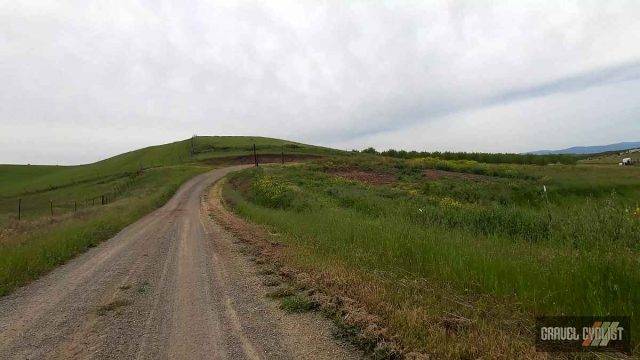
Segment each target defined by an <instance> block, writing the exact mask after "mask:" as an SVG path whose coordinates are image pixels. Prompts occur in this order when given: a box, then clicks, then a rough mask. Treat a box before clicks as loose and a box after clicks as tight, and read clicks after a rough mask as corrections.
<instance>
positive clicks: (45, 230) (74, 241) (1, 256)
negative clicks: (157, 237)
mask: <svg viewBox="0 0 640 360" xmlns="http://www.w3.org/2000/svg"><path fill="white" fill-rule="evenodd" d="M207 170H210V167H203V166H194V165H183V166H173V167H163V168H155V169H149V170H146V171H145V172H144V173H143V174H142V175H141V176H140V178H139V179H138V180H137V182H136V185H135V186H134V187H132V188H130V189H128V190H127V192H126V193H124V194H122V196H121V197H120V198H118V199H117V200H116V201H114V202H112V203H110V204H108V205H105V206H97V207H92V208H90V209H86V210H82V211H79V212H77V213H74V214H72V215H69V216H65V217H63V218H61V219H57V220H56V219H51V220H49V221H38V220H32V222H29V221H27V222H24V221H23V223H22V226H23V228H22V229H21V230H20V231H18V232H13V233H7V234H4V236H2V237H0V296H1V295H5V294H7V293H9V292H11V291H12V290H13V289H15V288H16V287H17V286H20V285H23V284H25V283H27V282H29V281H31V280H33V279H36V278H37V277H39V276H40V275H42V274H43V273H45V272H47V271H49V270H51V269H52V268H54V267H56V266H57V265H60V264H62V263H64V262H66V261H67V260H69V259H71V258H73V257H74V256H76V255H78V254H80V253H82V252H84V251H85V250H87V249H88V248H90V247H93V246H96V245H97V244H98V243H100V242H101V241H104V240H106V239H109V238H111V237H112V236H114V235H115V234H116V233H117V232H119V231H120V230H121V229H122V228H124V227H125V226H127V225H129V224H131V223H133V222H135V221H136V220H138V219H139V218H140V217H142V216H144V215H145V214H147V213H149V212H151V211H152V210H153V209H155V208H157V207H160V206H161V205H163V204H164V203H165V202H166V201H167V200H168V199H169V198H170V197H171V196H172V195H173V194H174V193H175V191H176V190H177V189H178V187H179V186H180V185H181V184H182V183H183V182H185V181H186V180H188V179H190V178H191V177H193V176H195V175H197V174H200V173H202V172H205V171H207Z"/></svg>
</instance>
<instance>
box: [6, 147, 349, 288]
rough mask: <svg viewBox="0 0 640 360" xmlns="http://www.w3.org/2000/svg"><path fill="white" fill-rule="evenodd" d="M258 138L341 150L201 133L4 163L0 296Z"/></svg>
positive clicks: (309, 151) (293, 151)
mask: <svg viewBox="0 0 640 360" xmlns="http://www.w3.org/2000/svg"><path fill="white" fill-rule="evenodd" d="M253 144H256V148H257V152H258V153H259V154H262V155H265V154H275V155H280V154H281V153H282V151H284V152H285V154H287V155H288V156H293V155H329V154H336V153H339V152H338V151H335V150H331V149H327V148H322V147H316V146H310V145H304V144H299V143H294V142H290V141H285V140H278V139H270V138H263V137H240V136H237V137H219V136H199V137H196V138H194V139H188V140H184V141H178V142H174V143H170V144H165V145H159V146H152V147H148V148H144V149H140V150H136V151H132V152H128V153H125V154H122V155H118V156H115V157H112V158H109V159H106V160H102V161H99V162H96V163H92V164H87V165H78V166H47V165H0V295H4V294H6V293H8V292H10V291H11V290H13V289H14V288H15V287H16V286H19V285H22V284H24V283H26V282H28V281H30V280H32V279H34V278H36V277H38V276H40V275H41V274H43V273H45V272H47V271H48V270H50V269H52V268H53V267H55V266H56V265H59V264H61V263H63V262H65V261H67V260H68V259H70V258H71V257H73V256H75V255H77V254H79V253H81V252H82V251H84V250H86V249H87V248H88V247H90V246H94V245H95V244H97V243H98V242H99V241H102V240H105V239H108V238H110V237H111V236H113V235H115V234H116V233H117V232H118V231H119V230H120V229H122V228H123V227H125V226H126V225H128V224H130V223H132V222H134V221H135V220H137V219H138V218H140V217H141V216H142V215H144V214H146V213H148V212H150V211H151V210H153V209H155V208H156V207H158V206H160V205H162V204H163V203H164V202H165V201H166V200H168V199H169V198H170V196H171V195H172V194H173V193H174V192H175V190H176V189H177V188H178V187H179V185H180V184H182V183H183V182H185V181H186V180H188V179H190V178H192V177H193V176H195V175H197V174H200V173H203V172H205V171H208V170H211V169H212V168H213V166H214V165H211V164H209V160H210V159H216V164H218V165H220V164H224V162H225V161H226V160H227V159H229V161H230V162H233V161H234V160H235V159H236V158H237V157H239V156H247V155H251V154H252V148H253ZM103 196H108V200H109V201H108V202H109V203H108V204H106V205H102V197H103ZM19 201H20V207H21V219H20V220H18V218H17V215H18V214H17V212H18V202H19ZM52 205H53V206H52ZM52 210H53V215H52Z"/></svg>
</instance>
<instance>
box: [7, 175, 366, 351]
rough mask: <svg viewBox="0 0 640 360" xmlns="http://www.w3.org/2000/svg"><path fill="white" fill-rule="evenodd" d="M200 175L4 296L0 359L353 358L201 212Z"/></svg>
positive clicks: (326, 326) (204, 181)
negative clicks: (281, 301)
mask: <svg viewBox="0 0 640 360" xmlns="http://www.w3.org/2000/svg"><path fill="white" fill-rule="evenodd" d="M239 168H240V167H229V168H224V169H218V170H214V171H211V172H209V173H206V174H203V175H200V176H198V177H195V178H193V179H192V180H190V181H189V182H187V183H186V184H185V185H183V186H182V187H181V188H180V189H179V190H178V192H177V193H176V195H175V196H174V197H173V198H172V199H171V200H170V201H169V202H168V203H167V204H166V205H165V206H163V207H162V208H160V209H158V210H156V211H155V212H153V213H151V214H149V215H147V216H145V217H144V218H142V219H141V220H139V221H138V222H136V223H134V224H132V225H130V226H129V227H127V228H125V229H124V230H122V231H121V232H120V233H119V234H118V235H116V236H115V237H114V238H112V239H110V240H108V241H105V242H104V243H102V244H101V245H99V246H97V247H95V248H93V249H90V250H89V251H87V252H86V253H84V254H82V255H81V256H79V257H77V258H75V259H74V260H72V261H70V262H69V263H67V264H65V265H63V266H61V267H59V268H57V269H56V270H54V271H52V272H51V273H49V274H48V275H46V276H44V277H42V278H41V279H39V280H37V281H35V282H33V283H31V284H29V285H27V286H24V287H22V288H20V289H18V290H17V291H16V292H14V293H13V294H11V295H9V296H6V297H4V298H1V299H0V359H42V358H44V359H69V358H72V359H76V358H77V359H85V358H95V359H262V358H268V359H351V358H356V357H359V355H358V353H357V352H356V351H354V350H353V349H350V348H349V347H348V346H346V345H344V344H340V343H338V342H337V341H336V340H334V339H333V337H332V335H331V333H332V328H331V324H330V323H329V322H328V321H326V320H324V319H322V318H321V317H320V316H319V315H317V314H310V313H307V314H285V313H284V312H282V310H280V309H279V308H278V305H277V304H276V303H275V302H274V301H271V300H268V299H266V298H265V297H264V294H265V292H266V289H265V287H264V286H263V285H262V284H261V282H260V279H259V277H258V275H256V269H255V268H254V265H252V263H250V262H249V261H248V260H246V259H245V258H244V257H243V256H242V255H241V254H239V253H238V251H237V249H236V247H235V245H234V241H233V238H232V236H231V235H230V234H228V233H226V232H225V231H224V230H223V229H222V228H221V227H220V226H218V225H217V224H216V223H214V222H213V221H212V220H211V219H210V217H209V216H208V214H206V211H204V210H203V208H204V206H203V199H202V196H203V193H204V191H205V189H206V188H207V187H208V186H209V185H210V184H212V183H213V182H215V181H216V180H218V179H219V178H221V177H222V176H224V175H225V174H227V173H228V172H230V171H233V170H237V169H239Z"/></svg>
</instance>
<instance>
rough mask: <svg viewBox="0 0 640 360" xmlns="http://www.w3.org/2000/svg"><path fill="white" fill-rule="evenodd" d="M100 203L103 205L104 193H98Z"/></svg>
mask: <svg viewBox="0 0 640 360" xmlns="http://www.w3.org/2000/svg"><path fill="white" fill-rule="evenodd" d="M100 205H104V195H100Z"/></svg>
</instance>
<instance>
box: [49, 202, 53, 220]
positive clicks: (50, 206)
mask: <svg viewBox="0 0 640 360" xmlns="http://www.w3.org/2000/svg"><path fill="white" fill-rule="evenodd" d="M49 209H50V210H51V217H53V200H49Z"/></svg>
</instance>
